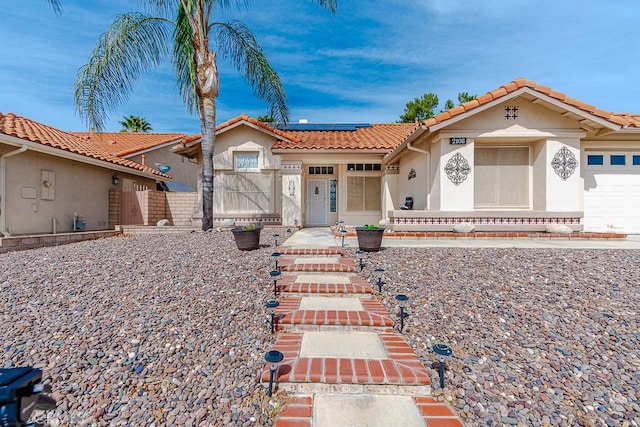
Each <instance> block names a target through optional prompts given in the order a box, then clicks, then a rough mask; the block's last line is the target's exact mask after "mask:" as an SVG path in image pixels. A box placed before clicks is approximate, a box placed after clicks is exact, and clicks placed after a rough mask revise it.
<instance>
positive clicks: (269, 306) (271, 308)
mask: <svg viewBox="0 0 640 427" xmlns="http://www.w3.org/2000/svg"><path fill="white" fill-rule="evenodd" d="M279 305H280V303H279V302H278V301H276V300H274V299H270V300H269V301H267V309H268V310H269V314H270V315H271V333H272V334H273V333H275V332H276V322H275V320H276V307H277V306H279Z"/></svg>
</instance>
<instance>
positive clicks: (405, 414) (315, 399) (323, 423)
mask: <svg viewBox="0 0 640 427" xmlns="http://www.w3.org/2000/svg"><path fill="white" fill-rule="evenodd" d="M347 425H348V426H367V427H387V426H403V427H413V426H429V427H433V426H435V427H463V424H462V421H460V419H458V418H457V417H456V415H455V414H454V412H453V411H452V410H451V408H450V407H448V406H447V405H446V404H444V403H442V402H438V401H437V400H435V399H434V398H432V397H428V396H414V397H412V396H397V395H372V394H358V395H353V394H321V393H319V394H315V395H309V396H297V397H295V398H294V399H293V400H291V402H289V403H287V404H286V405H285V406H284V407H283V408H282V409H281V411H280V412H279V413H278V418H277V420H276V422H275V427H294V426H295V427H303V426H308V427H311V426H313V427H334V426H347Z"/></svg>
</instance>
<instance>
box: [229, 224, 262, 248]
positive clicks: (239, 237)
mask: <svg viewBox="0 0 640 427" xmlns="http://www.w3.org/2000/svg"><path fill="white" fill-rule="evenodd" d="M261 231H262V226H261V225H255V224H249V225H245V226H243V227H236V228H233V229H232V230H231V232H232V233H233V237H234V239H235V240H236V246H238V249H240V250H241V251H252V250H254V249H259V248H260V232H261Z"/></svg>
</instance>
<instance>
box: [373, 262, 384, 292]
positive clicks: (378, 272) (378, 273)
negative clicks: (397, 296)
mask: <svg viewBox="0 0 640 427" xmlns="http://www.w3.org/2000/svg"><path fill="white" fill-rule="evenodd" d="M373 272H374V273H375V275H376V277H377V278H378V281H377V282H376V285H378V293H382V285H384V282H383V281H382V275H383V274H384V268H376V269H375V270H374V271H373Z"/></svg>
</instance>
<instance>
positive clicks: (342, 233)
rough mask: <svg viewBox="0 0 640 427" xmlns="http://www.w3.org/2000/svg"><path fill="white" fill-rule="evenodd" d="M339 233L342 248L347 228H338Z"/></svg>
mask: <svg viewBox="0 0 640 427" xmlns="http://www.w3.org/2000/svg"><path fill="white" fill-rule="evenodd" d="M340 235H341V236H342V247H343V248H344V238H345V237H347V230H346V229H344V228H343V229H341V230H340Z"/></svg>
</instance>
